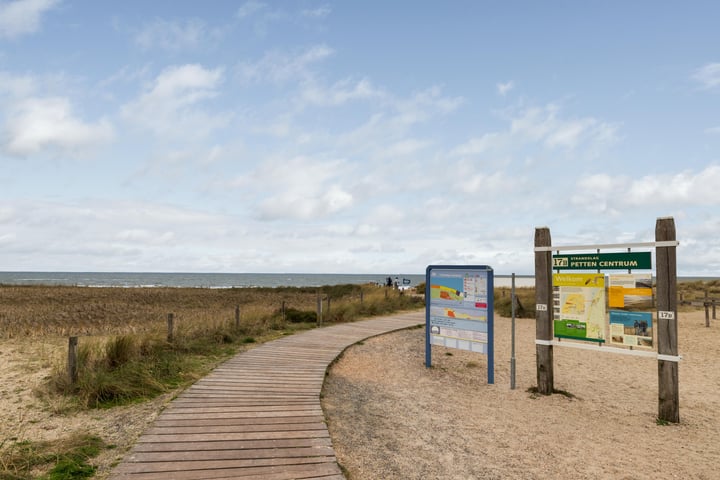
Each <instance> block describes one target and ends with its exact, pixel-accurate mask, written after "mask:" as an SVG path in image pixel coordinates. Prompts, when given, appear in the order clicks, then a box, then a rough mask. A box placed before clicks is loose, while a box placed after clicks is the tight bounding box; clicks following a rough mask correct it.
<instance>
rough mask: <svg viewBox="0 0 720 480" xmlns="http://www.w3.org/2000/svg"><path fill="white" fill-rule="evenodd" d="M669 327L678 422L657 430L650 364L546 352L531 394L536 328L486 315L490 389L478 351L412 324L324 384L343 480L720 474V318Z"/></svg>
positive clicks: (350, 356)
mask: <svg viewBox="0 0 720 480" xmlns="http://www.w3.org/2000/svg"><path fill="white" fill-rule="evenodd" d="M704 324H705V322H704V313H703V312H696V313H691V314H681V315H680V320H679V349H680V353H681V355H683V357H684V358H683V361H682V362H681V363H680V402H681V403H680V418H681V423H680V424H679V425H671V426H659V425H657V424H656V417H657V408H658V407H657V361H656V360H652V359H647V358H640V357H630V356H625V355H616V354H610V353H596V352H589V351H583V350H578V349H572V348H562V347H556V348H555V349H554V351H555V388H556V389H562V390H566V391H567V392H569V393H571V394H573V395H575V396H576V398H567V397H565V396H562V395H552V396H550V397H537V396H535V395H532V394H530V393H528V391H527V390H528V388H529V387H533V386H535V385H536V381H535V353H534V352H535V346H534V335H535V321H534V320H528V319H520V320H518V321H517V327H516V328H517V345H516V351H517V354H516V358H517V388H516V390H510V388H509V385H510V374H509V371H510V367H509V365H510V320H509V319H503V318H500V319H497V320H496V345H495V348H496V353H495V355H496V356H495V359H496V362H495V384H494V385H488V384H487V375H486V372H487V363H486V357H485V356H482V355H478V354H472V353H469V352H463V351H460V350H449V349H447V350H446V349H442V348H439V347H435V348H434V349H433V364H434V367H433V368H432V369H426V368H425V367H424V365H423V361H424V330H422V329H415V330H408V331H403V332H399V333H395V334H390V335H385V336H382V337H378V338H375V339H371V340H368V341H367V342H365V343H364V344H362V345H357V346H354V347H352V348H351V349H349V350H348V351H347V352H346V354H345V355H344V356H343V357H342V358H341V359H340V360H339V361H338V362H337V363H336V364H335V366H334V367H333V368H332V370H331V373H330V375H329V376H328V378H327V381H326V386H325V390H324V400H323V407H324V409H325V412H326V415H327V417H328V420H329V428H330V433H331V435H332V438H333V443H334V446H335V449H336V452H337V456H338V459H339V461H340V463H341V465H342V466H343V467H344V468H345V469H346V471H347V472H348V476H349V478H351V479H352V480H364V479H368V480H370V479H378V478H384V479H388V478H395V479H431V478H438V479H470V478H472V479H476V478H477V479H482V478H528V479H535V478H537V479H541V478H543V479H544V478H578V479H596V478H605V479H645V478H647V479H664V478H698V479H714V478H720V473H719V472H720V368H718V367H717V364H718V361H720V323H718V322H717V321H716V322H715V323H713V325H712V326H711V327H710V328H705V326H704Z"/></svg>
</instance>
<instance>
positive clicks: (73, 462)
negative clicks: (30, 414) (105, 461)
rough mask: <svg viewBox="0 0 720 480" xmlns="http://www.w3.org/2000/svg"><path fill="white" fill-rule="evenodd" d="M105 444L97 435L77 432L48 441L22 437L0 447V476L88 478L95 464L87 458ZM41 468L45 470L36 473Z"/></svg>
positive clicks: (12, 479) (9, 479)
mask: <svg viewBox="0 0 720 480" xmlns="http://www.w3.org/2000/svg"><path fill="white" fill-rule="evenodd" d="M104 448H111V447H109V446H107V445H105V442H103V440H102V439H101V438H99V437H97V436H94V435H89V434H79V433H76V434H74V435H71V436H70V437H65V438H62V439H59V440H54V441H51V442H31V441H24V442H18V443H13V444H11V445H10V446H9V447H7V448H5V449H2V450H0V467H2V470H0V480H25V479H31V478H35V479H39V480H69V479H81V478H90V477H92V476H93V475H94V474H95V467H93V466H92V465H90V464H89V463H88V461H89V460H90V459H92V458H93V457H95V456H97V455H98V454H99V453H100V452H101V451H102V450H103V449H104ZM39 471H42V472H45V473H44V474H40V475H39V476H38V475H37V472H39Z"/></svg>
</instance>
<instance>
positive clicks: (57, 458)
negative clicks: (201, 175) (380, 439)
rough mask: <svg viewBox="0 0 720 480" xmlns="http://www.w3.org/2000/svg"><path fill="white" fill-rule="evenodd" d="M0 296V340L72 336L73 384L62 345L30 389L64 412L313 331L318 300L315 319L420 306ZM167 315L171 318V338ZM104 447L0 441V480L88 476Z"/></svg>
mask: <svg viewBox="0 0 720 480" xmlns="http://www.w3.org/2000/svg"><path fill="white" fill-rule="evenodd" d="M0 294H1V295H2V298H3V309H2V311H0V338H2V337H6V338H8V337H9V338H12V337H18V336H19V337H37V338H43V337H55V338H57V337H67V336H78V337H79V345H78V355H77V374H78V375H77V380H76V381H75V382H72V381H71V379H70V375H69V373H68V371H67V365H66V360H67V350H63V351H58V352H57V355H56V357H57V361H56V367H55V368H54V373H53V374H52V375H51V376H50V378H48V380H47V384H46V385H45V387H44V388H42V389H39V390H38V395H39V396H40V398H41V400H43V401H45V402H46V404H47V405H48V408H52V409H53V410H55V411H56V412H58V413H65V414H67V413H72V412H73V411H78V410H84V409H89V408H112V407H114V406H118V405H126V404H130V403H135V402H141V401H144V400H147V399H151V398H153V397H156V396H157V395H159V394H163V393H170V392H176V391H178V390H180V389H182V388H185V387H187V386H188V385H190V384H191V383H193V382H194V381H196V380H197V379H198V378H201V377H203V376H205V375H206V374H207V373H209V372H210V371H211V370H212V369H213V368H214V367H216V366H217V365H219V364H220V363H221V362H223V361H224V360H226V359H228V358H230V357H231V356H233V355H235V354H236V353H238V352H240V351H242V350H244V349H247V348H252V346H253V344H255V343H262V342H265V341H269V340H272V339H275V338H278V337H280V336H283V335H290V334H293V333H295V332H297V331H301V330H306V329H311V328H316V327H317V325H318V322H317V302H318V299H320V301H321V302H322V305H323V312H322V323H323V325H328V324H332V323H338V322H351V321H355V320H359V319H362V318H364V317H370V316H374V315H384V314H391V313H393V312H397V311H401V310H409V309H417V308H421V307H422V306H423V298H422V297H420V296H413V295H409V294H401V293H400V292H398V291H396V290H391V289H384V288H379V287H376V286H375V285H363V286H360V285H337V286H328V287H321V288H277V289H273V288H257V289H255V288H253V289H202V288H130V289H127V288H89V287H43V286H29V287H18V286H0ZM236 307H239V313H240V315H239V318H237V319H236V314H235V312H236ZM283 312H284V315H283ZM168 313H173V316H174V322H173V325H174V329H173V334H172V338H171V339H169V338H168V331H167V317H168ZM17 437H19V435H18V436H17ZM81 440H82V441H81ZM91 447H92V448H91ZM102 448H104V445H103V443H102V440H101V439H99V438H97V437H92V436H88V435H84V436H83V435H77V434H76V435H74V436H72V437H66V438H63V439H59V440H57V441H55V442H29V441H22V440H19V439H18V438H9V439H0V480H6V479H7V480H9V479H14V480H18V479H25V478H41V479H48V480H59V479H65V478H68V479H69V478H87V477H90V476H92V475H93V473H94V467H92V466H91V465H89V464H88V463H87V460H88V459H90V458H92V457H93V456H95V455H97V454H98V453H99V452H100V451H101V449H102ZM38 475H39V476H38Z"/></svg>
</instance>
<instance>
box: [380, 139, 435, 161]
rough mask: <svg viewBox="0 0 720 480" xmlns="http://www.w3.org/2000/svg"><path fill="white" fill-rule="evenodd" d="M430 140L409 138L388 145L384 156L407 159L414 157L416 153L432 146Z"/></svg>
mask: <svg viewBox="0 0 720 480" xmlns="http://www.w3.org/2000/svg"><path fill="white" fill-rule="evenodd" d="M430 144H431V143H430V142H429V141H428V140H420V139H417V138H407V139H403V140H400V141H398V142H395V143H393V144H391V145H388V146H387V147H386V148H385V149H384V152H383V155H384V156H385V157H388V158H393V157H407V156H409V155H414V154H415V153H417V152H419V151H421V150H424V149H426V148H427V147H428V146H430Z"/></svg>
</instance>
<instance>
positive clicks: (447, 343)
mask: <svg viewBox="0 0 720 480" xmlns="http://www.w3.org/2000/svg"><path fill="white" fill-rule="evenodd" d="M425 299H426V302H425V303H426V307H425V309H426V325H425V330H426V338H425V340H426V342H425V365H426V366H427V367H430V366H431V364H432V354H431V349H432V345H438V346H443V347H449V348H457V349H460V350H468V351H471V352H477V353H481V354H485V355H487V356H488V383H494V378H493V377H494V374H493V270H492V268H490V267H488V266H486V265H473V266H456V265H452V266H448V265H431V266H429V267H427V271H426V280H425Z"/></svg>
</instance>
